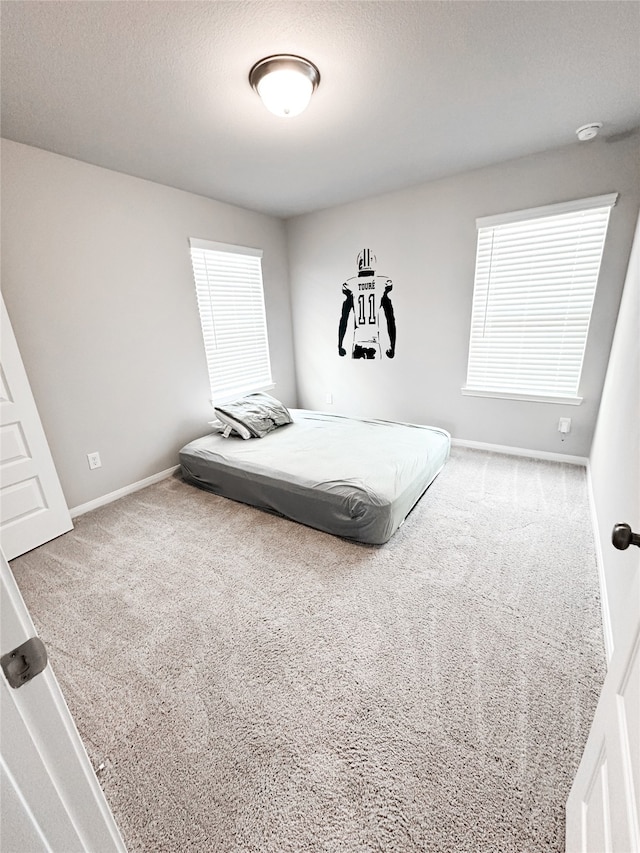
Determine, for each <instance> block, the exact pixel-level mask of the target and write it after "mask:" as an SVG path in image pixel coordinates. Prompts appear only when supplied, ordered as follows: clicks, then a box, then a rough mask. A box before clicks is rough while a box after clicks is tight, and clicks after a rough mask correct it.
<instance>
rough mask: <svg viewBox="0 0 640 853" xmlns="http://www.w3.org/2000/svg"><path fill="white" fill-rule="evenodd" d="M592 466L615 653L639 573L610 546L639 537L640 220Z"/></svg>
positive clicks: (639, 558)
mask: <svg viewBox="0 0 640 853" xmlns="http://www.w3.org/2000/svg"><path fill="white" fill-rule="evenodd" d="M590 465H591V482H592V487H593V497H594V505H595V513H596V521H597V528H598V532H599V536H600V546H601V549H602V566H603V570H604V579H605V587H606V597H607V599H608V605H609V617H610V621H611V627H612V633H613V637H612V639H613V646H614V647H615V646H616V645H619V643H620V640H621V632H622V631H624V630H625V627H626V620H625V618H624V614H625V613H626V611H627V608H628V596H629V589H630V587H631V580H632V578H633V574H634V572H636V573H637V572H639V571H640V548H635V547H630V548H628V549H627V550H626V551H617V550H616V549H615V548H614V547H613V545H612V544H611V531H612V530H613V526H614V524H617V523H618V522H626V523H627V524H630V525H631V527H632V529H633V530H634V531H635V532H636V533H640V220H639V221H638V225H637V227H636V235H635V239H634V242H633V250H632V253H631V259H630V261H629V271H628V273H627V280H626V283H625V286H624V293H623V294H622V301H621V303H620V313H619V316H618V323H617V325H616V331H615V336H614V339H613V345H612V347H611V357H610V359H609V367H608V370H607V377H606V380H605V384H604V389H603V392H602V403H601V406H600V411H599V413H598V420H597V424H596V429H595V434H594V437H593V446H592V448H591V457H590ZM635 606H636V607H637V602H635ZM609 651H610V652H611V651H612V649H609Z"/></svg>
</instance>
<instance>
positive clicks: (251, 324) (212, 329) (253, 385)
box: [189, 237, 275, 406]
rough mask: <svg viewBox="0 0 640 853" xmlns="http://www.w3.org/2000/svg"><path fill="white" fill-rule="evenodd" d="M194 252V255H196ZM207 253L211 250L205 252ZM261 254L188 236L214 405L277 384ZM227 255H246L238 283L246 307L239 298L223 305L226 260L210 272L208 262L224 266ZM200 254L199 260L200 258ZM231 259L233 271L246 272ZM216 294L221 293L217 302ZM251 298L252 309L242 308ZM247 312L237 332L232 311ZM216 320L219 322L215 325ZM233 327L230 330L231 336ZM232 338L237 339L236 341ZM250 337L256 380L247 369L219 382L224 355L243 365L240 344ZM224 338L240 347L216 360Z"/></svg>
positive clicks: (228, 342)
mask: <svg viewBox="0 0 640 853" xmlns="http://www.w3.org/2000/svg"><path fill="white" fill-rule="evenodd" d="M194 252H195V253H196V255H194ZM207 253H210V254H209V255H207ZM263 254H264V253H263V250H262V249H256V248H252V247H248V246H238V245H235V244H232V243H219V242H215V241H212V240H203V239H200V238H196V237H190V238H189V257H190V260H191V268H192V277H193V283H194V289H195V295H196V302H197V308H198V317H199V320H200V330H201V333H202V342H203V346H204V354H205V360H206V364H207V373H208V376H209V387H210V391H211V404H212V405H214V406H215V405H218V404H219V403H224V402H228V401H229V400H234V399H238V398H239V397H243V396H245V395H247V394H251V393H255V392H257V391H268V390H271V389H272V388H274V387H275V383H274V382H273V374H272V372H271V354H270V349H269V334H268V328H267V316H266V307H265V299H264V279H263V275H262V257H263ZM223 255H227V256H242V257H243V258H245V259H247V264H246V268H245V270H244V277H243V278H242V279H241V280H236V282H235V283H236V284H238V285H239V286H240V287H241V288H242V289H243V292H242V297H243V298H244V299H245V304H243V305H242V306H239V305H238V302H235V303H234V307H232V308H231V307H230V306H229V304H228V303H227V304H224V303H225V302H226V300H222V302H221V301H220V298H219V297H220V291H221V290H222V289H223V288H225V287H227V286H229V285H230V282H229V280H227V281H225V272H226V273H227V275H228V274H229V273H228V270H226V269H225V265H224V263H222V264H221V266H218V268H217V270H213V269H212V270H211V274H209V269H208V268H207V264H208V263H210V264H211V265H212V267H213V266H214V265H215V262H216V260H217V261H218V263H219V264H220V262H221V256H223ZM216 256H217V257H216ZM196 257H197V258H198V260H197V261H196ZM227 260H228V263H229V264H230V265H231V266H235V267H236V269H234V271H233V275H234V276H235V274H236V271H237V273H238V275H240V276H242V275H243V270H242V269H241V265H236V263H235V261H236V259H235V258H228V259H227ZM197 263H198V264H202V263H204V265H205V270H206V271H205V272H204V274H203V270H202V268H201V267H200V268H199V269H197V268H196V264H197ZM221 267H222V268H221ZM205 279H206V282H205ZM216 296H217V297H218V299H217V304H216ZM247 299H249V300H250V311H248V312H247V311H245V310H244V309H245V308H246V307H247V305H246V300H247ZM243 313H244V320H245V322H244V323H243V324H242V326H241V327H240V326H238V327H237V329H240V328H241V334H240V336H238V335H237V334H236V333H235V332H234V331H233V328H232V326H230V325H229V323H230V320H231V322H233V317H232V315H235V316H236V317H238V316H242V315H243ZM216 322H218V326H217V327H216ZM237 329H236V331H237ZM230 330H231V334H230V335H229V331H230ZM246 331H250V332H251V333H252V334H251V337H250V338H249V337H248V336H246V335H245V332H246ZM225 335H228V337H226V338H225ZM232 338H233V339H235V340H232ZM248 340H249V341H250V344H251V346H252V347H253V349H254V350H255V353H256V356H257V358H258V360H259V367H258V375H256V378H255V381H251V380H250V376H249V373H248V372H247V373H246V374H244V376H243V377H242V378H240V379H238V381H237V382H234V383H231V382H229V381H226V382H225V381H224V380H221V378H220V377H221V374H220V367H219V365H220V361H221V360H222V358H224V361H225V362H229V361H232V360H233V361H234V362H235V363H236V364H240V363H241V362H240V356H241V355H244V354H245V352H246V351H245V350H244V349H242V346H243V343H242V342H243V341H248ZM221 342H224V345H225V346H226V347H227V348H228V350H229V351H230V350H232V349H233V348H234V347H235V348H237V351H234V352H231V355H230V356H229V355H228V354H227V355H224V356H222V358H221V357H218V358H216V356H220V354H221V350H222V349H223V347H222V346H221Z"/></svg>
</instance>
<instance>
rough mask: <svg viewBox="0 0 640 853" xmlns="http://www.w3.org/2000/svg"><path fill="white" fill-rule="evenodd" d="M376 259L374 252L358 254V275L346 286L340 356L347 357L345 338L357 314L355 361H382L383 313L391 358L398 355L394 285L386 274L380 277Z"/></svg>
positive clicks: (354, 322) (355, 320)
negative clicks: (349, 325)
mask: <svg viewBox="0 0 640 853" xmlns="http://www.w3.org/2000/svg"><path fill="white" fill-rule="evenodd" d="M375 264H376V256H375V255H374V254H373V253H372V252H371V250H370V249H363V250H362V251H361V252H360V254H359V255H358V275H354V276H352V277H351V278H348V279H347V280H346V281H345V283H344V284H343V285H342V292H343V293H344V302H343V303H342V313H341V315H340V323H339V325H338V354H339V355H341V356H343V355H346V354H347V351H346V349H345V348H344V347H343V342H344V336H345V333H346V331H347V326H348V324H349V314H351V312H352V311H353V344H352V349H351V357H352V358H382V346H381V342H380V310H381V309H382V311H383V312H384V316H385V319H386V321H387V333H388V335H389V347H388V349H387V350H385V352H386V355H387V357H388V358H393V357H394V355H395V354H396V318H395V315H394V313H393V305H392V304H391V298H390V297H389V293H390V291H391V288H392V287H393V282H392V281H391V279H390V278H387V276H386V275H376V272H375Z"/></svg>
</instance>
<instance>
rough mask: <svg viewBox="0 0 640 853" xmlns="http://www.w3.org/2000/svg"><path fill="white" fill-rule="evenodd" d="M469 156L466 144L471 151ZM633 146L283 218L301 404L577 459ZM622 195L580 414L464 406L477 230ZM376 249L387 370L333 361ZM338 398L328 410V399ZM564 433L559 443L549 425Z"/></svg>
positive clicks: (535, 161)
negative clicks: (345, 310) (353, 288)
mask: <svg viewBox="0 0 640 853" xmlns="http://www.w3.org/2000/svg"><path fill="white" fill-rule="evenodd" d="M470 144H471V143H470ZM638 146H639V139H638V136H637V135H635V136H633V137H631V138H629V137H627V138H621V139H619V140H618V141H617V142H613V141H609V142H607V141H600V140H596V141H594V142H593V143H588V144H579V143H576V144H575V145H570V146H567V147H566V148H562V149H558V150H555V151H550V152H547V153H544V154H540V155H535V156H530V157H525V158H522V159H519V160H514V161H510V162H508V163H504V164H501V165H498V166H494V167H490V168H486V169H481V170H477V171H473V172H469V173H466V174H463V175H458V176H455V177H451V178H447V179H443V180H440V181H435V182H432V183H428V184H423V185H420V186H416V187H412V188H410V189H406V190H403V191H400V192H395V193H389V194H386V195H383V196H378V197H376V198H372V199H368V200H365V201H362V202H358V203H353V204H348V205H344V206H341V207H337V208H333V209H330V210H325V211H321V212H318V213H313V214H308V215H304V216H300V217H296V218H294V219H291V220H289V221H288V223H287V237H288V244H289V259H290V266H289V268H290V276H291V288H292V307H293V321H294V344H295V356H296V371H297V377H298V394H299V398H300V404H301V405H302V406H305V407H308V408H320V409H323V408H333V410H335V411H342V412H346V413H352V414H363V415H371V416H377V417H382V418H392V419H400V420H407V421H417V422H419V423H429V424H434V425H438V426H442V427H444V428H445V429H448V430H449V431H450V432H451V433H452V434H453V436H454V437H455V438H459V439H466V440H472V441H480V442H487V443H494V444H502V445H509V446H512V447H523V448H528V449H533V450H540V451H551V452H557V453H565V454H569V455H577V456H584V457H586V456H587V455H588V453H589V448H590V445H591V438H592V434H593V429H594V425H595V419H596V414H597V411H598V405H599V401H600V393H601V390H602V384H603V381H604V375H605V370H606V363H607V357H608V353H609V348H610V345H611V340H612V336H613V330H614V325H615V319H616V314H617V310H618V304H619V301H620V294H621V292H622V285H623V282H624V274H625V270H626V265H627V260H628V257H629V251H630V246H631V239H632V235H633V226H634V223H635V218H636V215H637V212H638V206H639V204H640V186H639V179H640V172H639V171H638V163H637V153H638ZM613 191H618V192H619V193H620V200H619V202H618V205H617V206H616V207H615V208H614V210H613V212H612V215H611V223H610V229H609V235H608V239H607V245H606V249H605V254H604V258H603V264H602V272H601V279H600V284H599V287H598V292H597V295H596V302H595V307H594V314H593V320H592V325H591V330H590V334H589V341H588V346H587V353H586V357H585V364H584V372H583V381H582V384H581V393H582V395H583V396H584V403H583V404H582V405H581V406H579V407H577V406H563V405H558V404H549V403H527V402H518V401H511V400H498V399H487V398H480V397H466V396H463V395H462V394H461V393H460V388H461V386H462V385H463V384H464V382H465V378H466V367H467V355H468V336H469V323H470V317H471V301H472V295H473V278H474V265H475V249H476V226H475V220H476V217H480V216H486V215H490V214H498V213H503V212H506V211H513V210H519V209H523V208H530V207H536V206H539V205H545V204H552V203H554V202H561V201H567V200H569V199H577V198H583V197H587V196H594V195H600V194H603V193H608V192H613ZM365 247H366V248H369V249H371V250H372V251H373V252H374V253H375V254H376V256H377V259H378V271H379V272H380V273H381V274H385V275H387V276H389V277H390V278H392V279H393V282H394V288H393V291H392V294H391V295H392V298H393V304H394V308H395V314H396V319H397V326H398V339H397V354H396V357H395V358H394V359H393V360H389V359H383V360H382V361H366V362H365V361H359V360H355V361H354V360H353V359H351V358H349V357H348V356H347V357H345V358H340V357H339V356H338V350H337V336H338V320H339V316H340V309H341V305H342V299H343V297H342V293H341V285H342V283H343V282H344V281H345V279H346V278H348V277H349V276H352V275H354V274H355V272H356V256H357V254H358V252H359V251H360V250H361V249H363V248H365ZM328 394H332V395H333V406H332V407H330V406H328V404H327V402H326V398H327V395H328ZM560 416H568V417H570V418H572V420H573V431H572V433H571V434H570V435H569V436H568V437H567V439H566V440H565V441H564V442H562V441H561V438H560V435H559V433H558V432H557V425H558V418H559V417H560Z"/></svg>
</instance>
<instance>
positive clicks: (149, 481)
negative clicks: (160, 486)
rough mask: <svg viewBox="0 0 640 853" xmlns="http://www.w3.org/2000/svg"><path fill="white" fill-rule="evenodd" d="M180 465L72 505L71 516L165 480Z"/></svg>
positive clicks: (81, 513) (76, 515)
mask: <svg viewBox="0 0 640 853" xmlns="http://www.w3.org/2000/svg"><path fill="white" fill-rule="evenodd" d="M179 467H180V466H179V465H174V466H173V468H167V469H166V471H160V472H159V473H158V474H152V475H151V476H150V477H145V479H144V480H138V482H137V483H131V485H130V486H123V487H122V488H121V489H116V491H115V492H109V494H108V495H102V497H100V498H96V499H95V500H93V501H89V502H88V503H86V504H80V505H79V506H74V507H73V508H72V509H70V510H69V512H70V514H71V518H77V517H78V516H79V515H84V513H85V512H90V511H91V510H92V509H98V507H101V506H105V505H106V504H110V503H111V502H112V501H117V500H118V498H123V497H124V496H125V495H130V494H132V493H133V492H139V491H140V489H144V488H146V487H147V486H152V485H153V484H154V483H159V482H160V480H165V479H166V478H167V477H170V476H171V475H172V474H173V473H174V472H175V471H177V470H178V468H179Z"/></svg>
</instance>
